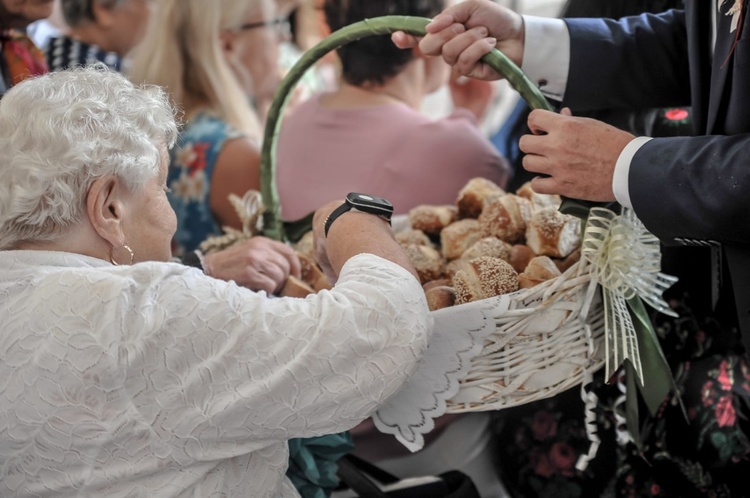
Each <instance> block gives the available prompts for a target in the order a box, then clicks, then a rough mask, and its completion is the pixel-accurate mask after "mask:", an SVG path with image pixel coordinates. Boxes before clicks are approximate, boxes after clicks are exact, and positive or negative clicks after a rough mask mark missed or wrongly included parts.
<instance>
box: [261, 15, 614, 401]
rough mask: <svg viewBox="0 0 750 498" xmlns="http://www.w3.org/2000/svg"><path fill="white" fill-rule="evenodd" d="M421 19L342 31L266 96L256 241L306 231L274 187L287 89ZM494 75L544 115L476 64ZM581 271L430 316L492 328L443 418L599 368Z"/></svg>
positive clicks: (600, 328) (529, 97)
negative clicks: (352, 49) (357, 47)
mask: <svg viewBox="0 0 750 498" xmlns="http://www.w3.org/2000/svg"><path fill="white" fill-rule="evenodd" d="M428 22H429V19H423V18H414V17H404V16H386V17H381V18H375V19H369V20H366V21H362V22H360V23H355V24H352V25H350V26H347V27H345V28H343V29H341V30H339V31H337V32H335V33H333V34H332V35H330V36H329V37H328V38H326V39H325V40H323V41H322V42H320V43H319V44H318V45H316V46H315V47H313V48H312V49H310V50H309V51H308V52H307V53H305V54H304V56H303V57H302V58H301V59H300V61H298V63H297V64H296V65H295V66H294V67H293V68H292V69H291V70H290V71H289V73H288V74H287V76H286V77H285V78H284V80H283V81H282V83H281V85H280V87H279V90H278V91H277V93H276V96H275V97H274V101H273V103H272V105H271V108H270V110H269V115H268V121H267V123H266V128H265V133H264V142H263V150H262V154H261V192H262V194H263V201H264V204H265V206H266V211H265V215H264V234H265V235H267V236H269V237H273V238H276V239H279V240H283V239H292V240H295V239H296V237H295V236H293V235H290V230H291V231H293V232H296V233H297V234H299V233H301V232H303V231H305V230H306V229H309V222H310V217H308V218H306V219H305V221H301V222H300V223H298V224H297V226H295V225H287V226H286V227H284V226H283V225H282V222H281V220H280V214H279V207H278V193H277V190H276V185H275V155H276V154H275V147H276V138H277V135H278V131H279V127H280V120H281V116H282V115H283V110H284V107H285V105H286V102H287V100H288V97H289V95H290V94H291V90H292V89H293V88H294V86H295V84H296V83H297V82H298V81H299V79H300V78H301V77H302V75H303V74H304V72H305V71H306V70H307V69H308V68H310V67H311V66H312V65H313V64H314V63H315V62H316V61H317V60H318V59H320V58H321V57H322V56H324V55H325V54H327V53H328V52H330V51H331V50H335V49H336V48H338V47H340V46H342V45H344V44H346V43H348V42H350V41H353V40H356V39H359V38H362V37H365V36H371V35H382V34H389V33H393V32H394V31H398V30H401V31H405V32H407V33H409V34H413V35H424V34H425V25H426V24H427V23H428ZM483 60H484V61H485V62H487V63H488V64H489V65H490V66H491V67H493V69H495V70H496V71H497V72H499V73H500V74H502V75H503V76H504V77H506V79H507V80H508V81H509V82H510V84H511V86H512V87H513V88H514V89H515V90H516V91H518V92H519V94H520V95H521V97H522V98H524V100H525V101H526V102H527V104H528V105H529V106H530V107H531V108H532V109H536V108H544V109H548V110H549V109H551V107H550V105H549V103H548V102H547V100H546V99H545V98H544V97H543V96H542V95H541V93H540V92H539V90H538V89H537V88H536V87H535V86H534V85H533V84H532V83H531V82H530V81H529V80H528V78H526V76H525V75H524V74H523V73H522V72H521V70H520V69H519V68H518V67H516V66H515V64H513V63H512V62H511V61H510V60H509V59H507V58H506V57H505V56H504V55H503V54H502V53H501V52H499V51H497V50H494V51H493V52H492V53H490V54H488V55H487V56H485V58H484V59H483ZM590 284H591V275H590V272H589V269H588V264H587V263H586V262H585V261H584V260H581V261H580V262H578V263H576V264H575V265H573V266H572V267H570V268H569V269H568V270H567V271H566V272H565V273H564V274H563V275H562V276H560V277H558V278H555V279H553V280H549V281H547V282H544V283H542V284H539V285H537V286H535V287H533V288H530V289H524V290H521V291H518V292H515V293H513V294H508V295H503V296H498V297H495V298H491V299H484V300H482V301H477V302H473V303H467V304H463V305H459V306H455V307H453V308H446V309H442V310H438V311H435V312H433V313H434V317H435V319H436V320H440V317H441V316H445V314H450V313H467V312H469V313H482V314H483V315H485V316H486V317H488V318H489V319H491V320H494V322H495V324H496V330H495V333H493V334H492V335H491V337H490V338H489V339H488V340H486V342H485V344H484V347H483V349H482V351H481V353H480V354H479V356H477V357H476V358H475V359H474V360H473V361H472V365H471V368H470V372H469V374H468V375H467V376H466V378H464V379H463V380H462V381H461V387H460V389H459V393H458V395H457V396H456V397H455V398H454V399H453V400H451V401H450V402H449V403H448V407H447V411H448V412H454V413H457V412H469V411H483V410H496V409H501V408H507V407H511V406H516V405H520V404H524V403H528V402H531V401H535V400H538V399H543V398H548V397H551V396H554V395H555V394H557V393H559V392H562V391H564V390H566V389H568V388H570V387H573V386H575V385H577V384H580V383H581V382H582V380H583V379H584V378H585V377H586V376H587V375H590V374H591V373H592V372H593V371H594V370H596V369H598V368H600V367H601V366H602V365H603V364H604V359H603V356H604V354H603V352H602V349H603V347H602V344H603V341H604V339H603V336H604V318H603V309H602V306H601V303H600V301H599V297H598V293H597V292H596V286H595V285H590Z"/></svg>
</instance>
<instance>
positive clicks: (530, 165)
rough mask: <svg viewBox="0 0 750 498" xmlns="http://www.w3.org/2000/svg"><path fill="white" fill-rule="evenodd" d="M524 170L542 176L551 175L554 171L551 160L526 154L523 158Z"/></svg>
mask: <svg viewBox="0 0 750 498" xmlns="http://www.w3.org/2000/svg"><path fill="white" fill-rule="evenodd" d="M523 169H525V170H526V171H530V172H532V173H539V174H540V175H549V174H550V173H551V171H552V168H551V167H550V162H549V159H547V158H546V157H544V156H537V155H534V154H526V155H525V156H523Z"/></svg>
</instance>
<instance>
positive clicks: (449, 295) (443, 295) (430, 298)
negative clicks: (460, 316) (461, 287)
mask: <svg viewBox="0 0 750 498" xmlns="http://www.w3.org/2000/svg"><path fill="white" fill-rule="evenodd" d="M425 297H426V298H427V307H428V308H430V311H435V310H439V309H442V308H447V307H449V306H453V305H454V304H456V291H454V290H453V287H450V286H448V285H438V286H435V287H432V288H431V289H429V290H428V291H426V292H425Z"/></svg>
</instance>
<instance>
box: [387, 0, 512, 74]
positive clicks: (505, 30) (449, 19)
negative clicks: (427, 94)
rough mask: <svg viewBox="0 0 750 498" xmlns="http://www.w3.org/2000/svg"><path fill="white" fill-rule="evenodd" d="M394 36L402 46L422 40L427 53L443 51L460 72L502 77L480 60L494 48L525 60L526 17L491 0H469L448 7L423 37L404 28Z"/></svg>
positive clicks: (429, 26) (415, 43) (447, 60)
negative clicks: (408, 32)
mask: <svg viewBox="0 0 750 498" xmlns="http://www.w3.org/2000/svg"><path fill="white" fill-rule="evenodd" d="M391 39H392V40H393V42H394V43H395V44H396V46H398V47H400V48H411V47H415V46H416V45H417V44H419V49H420V50H421V51H422V52H423V53H424V54H426V55H441V56H442V57H443V59H445V62H447V63H448V64H449V65H451V66H453V67H454V69H455V70H456V71H457V72H458V73H459V74H463V75H465V76H471V77H473V78H478V79H482V80H496V79H499V78H500V75H499V74H498V73H496V72H495V71H494V70H493V69H492V68H490V67H489V66H488V65H487V64H485V63H484V62H481V61H480V59H481V58H482V57H484V56H485V55H486V54H488V53H489V52H490V51H491V50H492V49H493V48H497V49H498V50H500V51H502V52H503V53H504V54H505V55H506V56H507V57H509V58H510V59H511V60H512V61H513V62H515V63H516V65H518V66H520V65H521V61H522V60H523V45H524V26H523V18H522V17H521V16H520V15H519V14H517V13H516V12H514V11H512V10H510V9H508V8H505V7H502V6H500V5H498V4H496V3H493V2H490V1H487V0H484V1H482V0H467V1H465V2H461V3H459V4H457V5H454V6H452V7H449V8H448V9H446V10H444V11H443V12H442V13H440V14H438V15H437V16H435V18H434V19H433V20H432V22H431V23H430V24H428V25H427V35H426V36H424V37H423V38H422V39H421V40H419V39H417V38H416V37H413V36H410V35H407V34H405V33H403V32H400V31H399V32H396V33H393V36H392V37H391Z"/></svg>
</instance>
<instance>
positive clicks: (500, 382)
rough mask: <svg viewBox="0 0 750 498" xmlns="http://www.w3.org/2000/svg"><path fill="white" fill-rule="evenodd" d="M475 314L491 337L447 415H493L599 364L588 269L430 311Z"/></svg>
mask: <svg viewBox="0 0 750 498" xmlns="http://www.w3.org/2000/svg"><path fill="white" fill-rule="evenodd" d="M468 306H473V307H477V308H480V309H481V312H482V313H484V314H485V315H487V316H488V317H489V318H490V319H492V320H494V322H495V331H494V333H492V334H491V335H490V337H489V338H488V339H486V340H485V343H484V346H483V348H482V350H481V352H480V353H479V355H478V356H476V357H475V358H474V359H473V360H472V362H471V367H470V370H469V373H468V374H467V375H466V376H465V377H464V378H463V379H461V382H460V388H459V392H458V394H457V395H456V396H455V397H454V398H453V399H451V400H449V401H448V406H447V411H448V412H449V413H460V412H470V411H485V410H498V409H502V408H509V407H512V406H517V405H522V404H524V403H529V402H532V401H536V400H539V399H544V398H549V397H552V396H554V395H556V394H558V393H560V392H562V391H565V390H566V389H569V388H571V387H573V386H576V385H578V384H580V383H581V382H582V381H583V380H584V379H585V378H586V377H587V376H589V375H590V374H592V373H593V372H594V371H596V370H598V369H599V368H601V367H602V366H603V365H604V351H603V344H604V310H603V307H602V305H601V300H600V298H599V295H598V292H596V284H594V285H591V273H590V272H589V271H588V263H587V262H586V261H583V260H582V261H580V262H578V263H576V264H575V265H573V266H572V267H571V268H569V269H568V270H567V271H566V272H565V273H564V274H563V275H561V276H560V277H557V278H554V279H552V280H548V281H546V282H543V283H541V284H539V285H536V286H534V287H532V288H529V289H523V290H520V291H517V292H514V293H512V294H507V295H504V296H498V297H495V298H491V299H484V300H482V301H478V302H475V303H468V304H463V305H459V306H455V307H453V308H446V309H443V310H438V311H436V312H434V313H435V314H436V315H437V316H436V319H439V316H440V315H441V314H443V313H458V312H461V308H462V307H468Z"/></svg>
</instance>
